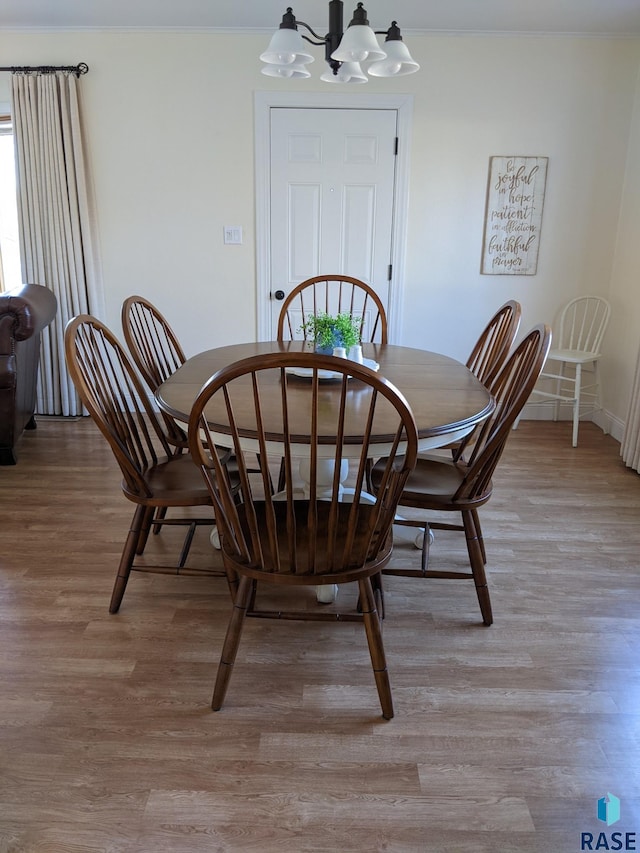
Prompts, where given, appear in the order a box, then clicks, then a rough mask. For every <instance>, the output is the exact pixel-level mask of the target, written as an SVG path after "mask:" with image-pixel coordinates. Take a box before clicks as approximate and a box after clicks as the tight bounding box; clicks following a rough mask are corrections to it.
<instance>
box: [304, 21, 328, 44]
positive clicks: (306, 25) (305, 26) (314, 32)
mask: <svg viewBox="0 0 640 853" xmlns="http://www.w3.org/2000/svg"><path fill="white" fill-rule="evenodd" d="M296 25H297V26H299V27H304V28H305V29H307V30H308V31H309V32H310V33H311V35H312V36H313V37H314V38H317V39H320V41H311V39H310V38H309V37H308V36H305V35H302V33H300V35H301V36H302V38H303V39H304V40H305V41H308V42H309V43H310V44H326V43H327V38H328V36H321V35H318V33H317V32H316V31H315V30H314V29H312V28H311V27H310V26H309V24H305V22H304V21H299V20H298V19H297V18H296Z"/></svg>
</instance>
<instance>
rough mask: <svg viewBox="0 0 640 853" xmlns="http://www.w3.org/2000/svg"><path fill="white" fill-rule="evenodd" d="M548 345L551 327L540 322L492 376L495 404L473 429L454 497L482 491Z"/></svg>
mask: <svg viewBox="0 0 640 853" xmlns="http://www.w3.org/2000/svg"><path fill="white" fill-rule="evenodd" d="M550 346H551V329H550V328H549V326H546V325H544V324H539V325H537V326H535V327H534V328H533V329H532V330H531V331H530V332H529V334H528V335H527V336H526V338H524V340H523V341H522V342H521V343H520V345H519V346H518V347H517V348H516V349H515V351H514V352H513V354H512V355H511V356H510V357H509V359H508V360H507V362H506V364H505V365H504V367H503V368H502V370H501V371H500V373H498V375H497V376H496V377H495V378H494V379H493V381H492V382H491V384H490V386H489V390H490V391H491V393H492V394H493V396H494V398H495V401H496V407H495V409H494V411H493V413H492V414H491V415H490V416H489V418H487V420H486V421H484V423H482V424H481V425H480V426H479V428H478V430H477V431H476V432H475V433H474V436H473V439H474V443H473V446H472V447H471V448H470V455H469V458H468V459H467V460H466V462H465V463H464V464H465V465H466V475H465V477H464V480H463V482H462V483H461V484H460V487H459V489H458V491H457V493H456V494H455V495H454V497H453V501H454V502H455V501H457V500H464V501H465V502H469V501H472V500H473V499H474V497H476V496H478V497H480V496H482V495H485V494H486V492H487V490H488V489H489V488H490V484H491V478H492V476H493V472H494V471H495V468H496V465H497V464H498V462H499V460H500V457H501V455H502V451H503V450H504V446H505V444H506V441H507V438H508V437H509V432H510V430H511V428H512V426H513V424H514V422H515V420H516V418H517V417H518V415H519V414H520V412H521V411H522V408H523V407H524V405H525V403H526V402H527V400H528V398H529V396H530V394H531V392H532V390H533V388H534V386H535V384H536V382H537V380H538V377H539V376H540V373H541V372H542V368H543V367H544V363H545V360H546V358H547V354H548V352H549V348H550Z"/></svg>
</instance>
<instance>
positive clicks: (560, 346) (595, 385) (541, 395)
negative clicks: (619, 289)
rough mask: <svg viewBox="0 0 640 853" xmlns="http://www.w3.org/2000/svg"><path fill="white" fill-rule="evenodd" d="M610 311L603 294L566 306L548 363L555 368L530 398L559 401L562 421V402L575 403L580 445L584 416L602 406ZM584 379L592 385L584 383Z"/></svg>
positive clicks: (556, 408) (575, 436)
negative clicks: (603, 348) (603, 352)
mask: <svg viewBox="0 0 640 853" xmlns="http://www.w3.org/2000/svg"><path fill="white" fill-rule="evenodd" d="M610 313H611V306H610V305H609V303H608V302H607V300H606V299H603V298H602V297H600V296H579V297H577V298H576V299H572V300H571V301H570V302H568V303H567V305H565V307H564V308H563V309H562V312H561V314H560V322H559V327H558V330H557V332H555V333H554V344H555V346H554V348H553V349H552V350H550V351H549V356H548V358H547V365H546V366H547V368H549V367H550V366H551V368H552V369H551V370H549V369H546V370H545V371H544V372H543V373H542V374H541V376H540V383H539V385H541V386H542V387H538V388H535V389H534V390H533V392H532V394H531V400H530V401H529V402H530V403H531V404H535V403H548V402H550V401H555V405H554V412H553V419H554V421H557V420H558V416H559V414H560V406H561V404H562V403H569V404H570V405H571V407H572V411H573V435H572V444H573V446H574V447H577V445H578V425H579V421H580V418H581V417H583V416H584V415H588V414H593V413H594V412H596V411H598V410H599V409H601V408H602V406H601V403H600V379H599V372H598V362H599V360H600V357H601V351H600V350H601V346H602V339H603V337H604V333H605V331H606V328H607V325H608V323H609V315H610ZM550 362H556V364H555V365H550ZM583 367H584V368H586V369H585V371H584V372H585V374H586V376H583ZM584 379H587V382H588V384H584V382H583V380H584ZM534 398H535V399H534ZM585 406H588V409H586V410H585V409H584V407H585ZM516 426H517V424H516Z"/></svg>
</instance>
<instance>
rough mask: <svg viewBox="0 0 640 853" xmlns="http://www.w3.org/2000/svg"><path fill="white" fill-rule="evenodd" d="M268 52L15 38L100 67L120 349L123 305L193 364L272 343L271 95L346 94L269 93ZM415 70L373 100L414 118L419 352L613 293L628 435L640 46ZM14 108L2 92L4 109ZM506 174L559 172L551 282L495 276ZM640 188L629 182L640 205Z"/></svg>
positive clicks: (89, 92)
mask: <svg viewBox="0 0 640 853" xmlns="http://www.w3.org/2000/svg"><path fill="white" fill-rule="evenodd" d="M266 38H267V37H266V36H265V37H263V36H258V35H221V34H216V33H211V32H200V33H198V32H195V33H194V32H176V33H165V32H156V33H141V32H137V33H134V32H126V33H115V32H104V33H99V32H69V33H15V32H14V33H0V54H1V55H2V56H3V64H7V65H12V64H41V63H65V64H67V63H77V62H80V61H83V62H87V63H88V65H89V66H90V72H89V74H88V75H87V76H86V77H84V78H83V81H82V89H83V101H84V107H85V114H86V126H87V138H88V143H89V147H90V152H91V161H92V167H93V172H94V179H95V188H96V197H97V203H98V219H99V229H100V239H101V253H102V261H103V276H104V282H105V288H106V305H107V316H106V318H105V319H106V322H107V323H108V324H110V325H111V326H113V327H114V328H115V329H116V330H119V328H120V320H119V311H120V305H121V303H122V300H123V299H124V298H125V297H126V296H128V295H130V294H131V293H135V292H137V293H141V294H143V295H146V296H148V297H150V298H151V299H153V300H154V301H155V302H156V304H158V306H159V307H160V308H161V310H162V311H163V312H165V313H166V314H167V316H168V317H169V318H170V319H171V321H172V324H173V325H174V327H175V329H176V332H177V333H178V335H179V336H180V338H181V339H182V340H183V341H184V343H185V348H186V350H187V352H188V353H193V352H196V351H198V350H202V349H205V348H208V347H211V346H216V345H219V344H226V343H231V342H235V341H240V340H248V339H253V338H254V337H255V334H256V313H255V306H256V298H255V296H256V294H255V286H256V285H255V281H256V270H255V264H256V261H255V250H254V240H255V233H254V231H255V225H254V186H253V182H254V171H253V93H254V91H255V90H259V89H263V90H264V89H274V90H278V91H282V90H283V87H287V88H288V90H289V91H291V90H294V89H295V90H296V91H299V92H304V91H326V88H327V87H326V85H325V84H322V83H320V82H319V80H318V79H317V78H318V77H319V73H320V68H319V66H320V64H321V62H320V57H318V62H317V63H315V65H314V66H312V70H313V72H314V76H313V78H312V79H311V80H302V81H289V82H286V83H284V82H282V81H277V80H270V79H268V78H266V77H264V76H262V75H261V74H260V73H259V68H260V64H259V62H258V60H257V55H258V53H259V52H260V50H261V49H263V46H264V44H265V43H266ZM411 50H412V53H414V55H415V57H416V59H417V60H418V61H419V62H420V63H421V65H422V70H421V72H420V73H419V74H416V75H413V76H411V77H406V78H400V79H399V80H397V81H390V80H379V81H372V82H370V83H369V84H367V86H366V91H367V93H370V94H372V93H389V92H407V93H410V94H413V96H414V99H415V112H414V117H413V138H412V140H411V151H412V170H411V191H410V202H409V205H410V209H409V228H408V253H407V263H406V280H405V287H406V299H405V310H404V325H403V343H405V344H407V345H410V346H425V347H428V348H432V349H436V350H441V351H444V352H447V353H449V354H451V355H454V356H457V357H460V358H463V359H464V358H466V355H467V354H468V352H469V350H470V347H471V345H472V343H473V341H474V340H475V337H476V336H477V334H478V332H479V331H480V329H481V328H482V327H483V326H484V324H485V322H486V320H487V319H488V317H489V316H490V314H491V313H492V312H493V310H494V309H495V308H497V307H498V306H499V305H500V304H502V302H504V301H505V300H506V299H508V298H512V297H513V298H516V299H518V300H520V302H521V303H522V305H523V331H525V330H526V329H527V328H528V327H530V326H531V325H533V324H534V323H536V322H539V321H541V320H545V321H548V322H551V321H552V320H553V318H554V315H555V313H556V310H557V308H558V307H559V306H560V305H561V304H562V303H564V302H565V301H566V300H567V299H569V298H570V297H572V296H574V295H575V294H577V293H580V292H595V293H603V294H607V293H609V291H610V289H611V292H612V295H613V296H614V312H615V311H616V307H617V308H619V309H620V311H621V312H623V314H624V316H619V317H617V318H616V319H615V325H613V324H612V325H613V328H614V329H615V335H616V338H615V341H612V342H611V345H610V350H608V352H609V355H610V359H611V364H610V365H607V368H606V369H607V377H608V383H607V390H606V399H605V405H606V407H607V409H608V410H609V411H610V412H611V414H612V415H613V417H614V418H618V419H623V418H624V417H625V415H626V405H627V401H628V394H629V390H628V389H629V385H630V381H631V379H630V376H631V375H632V372H633V363H632V362H633V361H635V354H636V351H637V346H638V340H637V337H638V336H637V332H636V329H637V323H636V325H635V327H634V328H631V327H632V325H633V323H632V320H631V317H632V316H633V315H634V313H635V317H636V319H637V315H638V313H639V312H640V291H639V290H638V288H637V287H633V286H632V284H631V272H632V269H633V270H635V265H634V262H633V256H632V254H633V253H632V252H631V250H630V249H627V250H626V251H625V250H624V249H623V247H622V246H621V245H619V246H618V254H617V256H616V262H615V265H614V254H615V250H616V240H617V236H618V233H619V232H618V227H619V222H620V215H621V202H622V195H623V186H624V180H625V164H626V163H627V155H628V144H629V140H630V133H631V126H632V118H633V107H634V99H635V98H636V83H637V74H638V67H639V65H640V42H639V41H638V40H633V39H629V40H627V39H623V40H611V39H577V38H560V37H548V38H543V37H497V36H496V37H484V36H482V37H455V36H433V37H426V36H425V37H412V38H411ZM363 88H365V87H363ZM7 91H8V75H2V74H0V101H3V100H7V97H8V96H7V94H6V93H7ZM351 91H352V90H351ZM639 137H640V132H638V131H637V129H636V133H635V136H634V137H632V138H633V140H634V145H635V146H636V147H637V142H638V138H639ZM506 154H516V155H539V156H548V157H549V170H548V176H547V194H546V201H545V209H544V215H543V221H542V235H541V246H540V256H539V263H538V273H537V275H535V276H482V275H480V273H479V268H480V251H481V245H482V227H483V216H484V202H485V191H486V180H487V169H488V162H489V157H490V156H491V155H506ZM638 168H639V167H638V166H637V165H636V166H635V169H634V168H633V167H632V166H627V180H628V181H634V182H635V184H636V185H637V183H639V182H640V175H639V174H638ZM635 197H637V191H636V192H635ZM625 198H626V201H625V207H623V213H622V217H623V218H622V222H623V225H624V228H623V229H622V230H621V232H620V233H621V234H627V233H628V232H629V236H628V237H627V238H626V239H627V243H633V238H632V234H633V231H634V229H635V231H636V232H637V221H638V215H637V210H633V209H632V208H633V202H632V201H631V200H630V199H629V197H628V196H625ZM635 204H636V205H637V202H636V203H635ZM225 224H232V225H242V226H243V228H244V245H242V246H225V245H223V242H222V230H223V225H225ZM614 267H615V276H614V280H613V285H612V273H613V270H614ZM633 283H634V284H635V281H634V282H633ZM613 337H614V336H613V335H612V336H611V338H612V339H613ZM622 363H624V364H623V369H620V368H621V367H622Z"/></svg>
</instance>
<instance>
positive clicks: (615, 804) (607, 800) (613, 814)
mask: <svg viewBox="0 0 640 853" xmlns="http://www.w3.org/2000/svg"><path fill="white" fill-rule="evenodd" d="M596 813H597V816H598V820H601V821H602V823H606V824H607V826H611V825H612V824H614V823H617V822H618V821H619V820H620V800H619V799H618V798H617V797H616V796H615V795H614V794H612V793H611V792H607V795H606V797H600V799H599V800H598V808H597V812H596ZM637 849H638V848H637V847H636V833H635V832H610V833H607V832H599V833H593V832H582V833H580V850H637Z"/></svg>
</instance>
